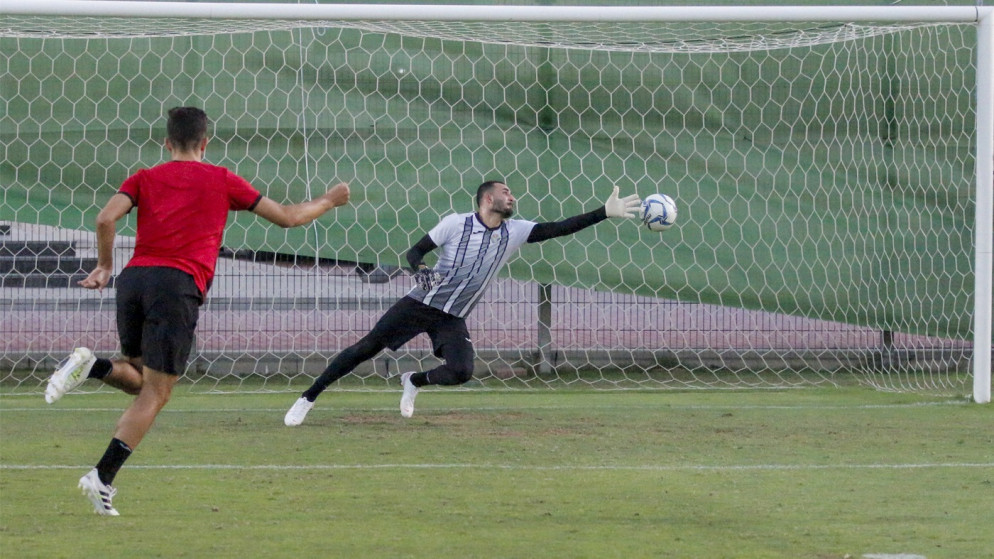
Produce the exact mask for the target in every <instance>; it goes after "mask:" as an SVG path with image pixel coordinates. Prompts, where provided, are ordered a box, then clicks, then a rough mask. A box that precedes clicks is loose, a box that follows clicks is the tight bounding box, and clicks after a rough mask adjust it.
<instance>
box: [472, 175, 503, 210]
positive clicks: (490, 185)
mask: <svg viewBox="0 0 994 559" xmlns="http://www.w3.org/2000/svg"><path fill="white" fill-rule="evenodd" d="M498 184H504V181H486V182H485V183H483V184H481V185H480V186H479V188H477V189H476V205H477V207H479V206H480V204H481V203H482V202H483V195H484V194H486V193H487V192H490V191H491V190H493V189H494V187H495V186H497V185H498Z"/></svg>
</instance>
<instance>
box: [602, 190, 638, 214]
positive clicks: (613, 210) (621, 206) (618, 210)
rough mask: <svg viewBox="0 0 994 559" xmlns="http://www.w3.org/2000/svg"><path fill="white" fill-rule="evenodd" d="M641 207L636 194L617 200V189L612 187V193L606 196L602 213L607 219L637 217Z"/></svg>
mask: <svg viewBox="0 0 994 559" xmlns="http://www.w3.org/2000/svg"><path fill="white" fill-rule="evenodd" d="M641 206H642V201H641V200H639V195H638V194H629V195H628V196H625V197H624V198H618V187H617V186H615V187H614V191H612V192H611V195H610V196H608V198H607V202H604V213H606V214H607V216H608V217H638V214H639V208H640V207H641Z"/></svg>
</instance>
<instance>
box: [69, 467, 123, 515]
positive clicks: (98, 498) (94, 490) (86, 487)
mask: <svg viewBox="0 0 994 559" xmlns="http://www.w3.org/2000/svg"><path fill="white" fill-rule="evenodd" d="M79 488H80V489H82V490H83V495H86V498H87V499H89V500H90V502H91V503H93V510H94V511H96V513H97V514H99V515H102V516H120V513H118V512H117V509H115V508H114V505H113V504H112V503H111V501H112V500H113V499H114V494H115V493H117V489H114V488H113V487H111V486H109V485H107V484H105V483H104V482H102V481H100V476H98V475H97V469H96V468H93V469H92V470H90V473H88V474H86V475H85V476H83V477H81V478H79Z"/></svg>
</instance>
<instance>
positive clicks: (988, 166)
mask: <svg viewBox="0 0 994 559" xmlns="http://www.w3.org/2000/svg"><path fill="white" fill-rule="evenodd" d="M0 15H66V16H88V17H106V18H116V17H140V18H167V17H168V18H201V19H243V20H246V19H276V20H299V21H308V20H315V21H316V20H339V21H354V20H380V21H403V20H408V21H495V22H497V21H501V22H525V21H532V22H535V21H549V22H552V21H558V22H595V21H596V22H651V21H659V22H663V21H668V22H735V21H739V22H744V21H755V22H790V21H798V22H799V21H806V22H819V21H853V22H955V23H964V24H974V25H975V26H976V29H977V39H978V41H977V53H976V65H977V84H976V91H975V92H974V93H975V98H976V108H977V118H976V126H977V129H976V134H977V136H976V137H977V142H976V153H975V156H976V169H975V171H976V201H977V208H976V222H975V228H976V238H975V263H974V274H975V285H974V301H975V309H974V317H973V321H974V324H973V327H974V328H973V336H974V337H973V371H972V373H973V381H974V382H973V400H974V401H975V402H978V403H989V402H990V401H991V353H992V339H991V337H992V326H991V325H992V284H994V268H992V245H994V8H991V7H983V6H935V7H932V6H720V7H719V6H706V7H697V6H667V7H657V6H651V7H645V6H633V7H615V6H475V5H415V4H372V5H363V4H282V3H258V4H255V3H245V4H242V3H224V2H205V3H188V2H149V1H133V2H132V1H117V0H108V1H103V0H101V1H90V0H55V1H48V2H38V1H37V0H0Z"/></svg>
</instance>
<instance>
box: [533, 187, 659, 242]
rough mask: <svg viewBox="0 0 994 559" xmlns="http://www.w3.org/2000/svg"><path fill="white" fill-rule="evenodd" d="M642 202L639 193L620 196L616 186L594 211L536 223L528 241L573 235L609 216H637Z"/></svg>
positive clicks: (540, 240)
mask: <svg viewBox="0 0 994 559" xmlns="http://www.w3.org/2000/svg"><path fill="white" fill-rule="evenodd" d="M640 204H641V201H640V200H639V197H638V194H630V195H628V196H625V197H624V198H618V187H617V186H616V187H614V190H613V191H612V192H611V195H610V196H609V197H608V199H607V202H605V203H604V205H603V206H601V207H599V208H597V209H596V210H594V211H592V212H587V213H583V214H580V215H576V216H573V217H568V218H566V219H564V220H562V221H552V222H549V223H538V224H536V225H535V227H533V228H532V232H531V233H530V234H529V235H528V242H529V243H538V242H542V241H547V240H549V239H554V238H556V237H562V236H563V235H571V234H573V233H576V232H577V231H580V230H581V229H586V228H587V227H590V226H591V225H594V224H596V223H600V222H602V221H604V220H605V219H607V218H609V217H637V216H638V208H639V205H640Z"/></svg>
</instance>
